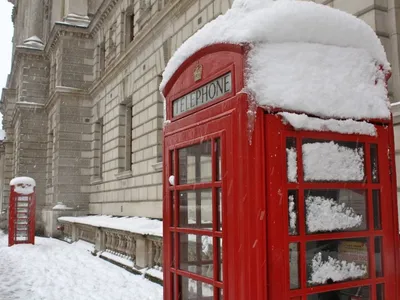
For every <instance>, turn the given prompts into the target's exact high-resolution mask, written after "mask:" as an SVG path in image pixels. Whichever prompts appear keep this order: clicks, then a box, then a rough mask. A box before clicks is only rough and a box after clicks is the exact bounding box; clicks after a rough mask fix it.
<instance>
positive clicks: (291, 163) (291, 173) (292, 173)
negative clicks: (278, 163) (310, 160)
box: [286, 148, 297, 182]
mask: <svg viewBox="0 0 400 300" xmlns="http://www.w3.org/2000/svg"><path fill="white" fill-rule="evenodd" d="M286 155H287V179H288V181H289V182H297V152H296V149H295V148H286Z"/></svg>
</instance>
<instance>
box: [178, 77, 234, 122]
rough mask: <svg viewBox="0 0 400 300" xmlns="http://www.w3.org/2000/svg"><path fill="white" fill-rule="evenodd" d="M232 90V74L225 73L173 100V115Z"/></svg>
mask: <svg viewBox="0 0 400 300" xmlns="http://www.w3.org/2000/svg"><path fill="white" fill-rule="evenodd" d="M230 92H232V74H231V73H227V74H225V75H223V76H221V77H218V78H217V79H215V80H213V81H211V82H209V83H207V84H206V85H203V86H202V87H200V88H198V89H197V90H194V91H193V92H191V93H189V94H186V95H185V96H183V97H181V98H179V99H176V100H175V101H174V102H173V114H172V116H173V117H176V116H179V115H180V114H182V113H184V112H187V111H190V110H192V109H194V108H196V107H199V106H201V105H203V104H205V103H207V102H210V101H213V100H215V99H218V98H221V97H222V96H225V95H226V94H228V93H230Z"/></svg>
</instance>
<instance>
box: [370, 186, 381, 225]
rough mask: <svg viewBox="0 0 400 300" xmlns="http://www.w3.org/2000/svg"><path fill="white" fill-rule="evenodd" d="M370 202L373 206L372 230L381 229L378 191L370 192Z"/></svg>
mask: <svg viewBox="0 0 400 300" xmlns="http://www.w3.org/2000/svg"><path fill="white" fill-rule="evenodd" d="M372 202H373V206H374V229H375V230H380V229H382V219H381V201H380V196H379V191H378V190H374V191H372Z"/></svg>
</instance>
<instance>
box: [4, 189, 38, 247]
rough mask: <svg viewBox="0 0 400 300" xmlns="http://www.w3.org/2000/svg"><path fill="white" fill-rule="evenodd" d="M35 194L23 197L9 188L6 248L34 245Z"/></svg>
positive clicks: (23, 195)
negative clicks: (18, 245)
mask: <svg viewBox="0 0 400 300" xmlns="http://www.w3.org/2000/svg"><path fill="white" fill-rule="evenodd" d="M35 210H36V193H35V188H33V193H31V194H28V195H25V194H20V193H17V192H16V191H15V186H10V199H9V216H8V246H13V245H15V244H35Z"/></svg>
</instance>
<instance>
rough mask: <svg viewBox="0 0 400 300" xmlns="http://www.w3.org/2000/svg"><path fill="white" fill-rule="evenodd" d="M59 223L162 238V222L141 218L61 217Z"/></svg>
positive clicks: (103, 216)
mask: <svg viewBox="0 0 400 300" xmlns="http://www.w3.org/2000/svg"><path fill="white" fill-rule="evenodd" d="M58 220H59V221H64V222H71V223H78V224H85V225H91V226H94V227H103V228H110V229H116V230H124V231H129V232H133V233H138V234H143V235H155V236H162V221H159V220H151V219H148V218H141V217H113V216H105V215H97V216H84V217H60V218H58Z"/></svg>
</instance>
